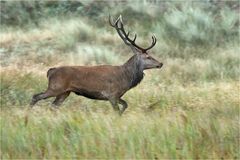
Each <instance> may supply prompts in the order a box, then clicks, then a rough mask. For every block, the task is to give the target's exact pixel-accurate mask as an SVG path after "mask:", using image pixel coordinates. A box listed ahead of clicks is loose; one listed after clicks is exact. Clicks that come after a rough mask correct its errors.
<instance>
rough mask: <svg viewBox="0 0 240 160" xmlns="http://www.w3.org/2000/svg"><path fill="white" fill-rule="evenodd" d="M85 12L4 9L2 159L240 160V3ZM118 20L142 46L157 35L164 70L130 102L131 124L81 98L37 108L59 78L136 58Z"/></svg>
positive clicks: (48, 5)
mask: <svg viewBox="0 0 240 160" xmlns="http://www.w3.org/2000/svg"><path fill="white" fill-rule="evenodd" d="M78 2H79V1H71V2H64V1H62V2H60V1H59V2H50V1H45V2H42V3H40V2H39V3H38V2H37V1H36V2H34V1H32V2H31V1H24V2H23V1H22V2H21V1H19V2H17V1H16V2H14V1H12V2H5V3H3V2H1V8H2V7H3V6H4V8H3V9H2V10H1V26H0V27H1V29H0V74H1V75H0V77H1V84H0V88H1V97H0V104H1V112H0V115H1V116H0V121H1V123H0V129H1V137H0V143H1V149H0V155H1V159H239V158H240V152H239V150H240V92H239V91H240V83H239V78H240V77H239V75H240V55H239V53H240V52H239V42H240V41H239V23H240V22H239V20H240V18H239V13H240V12H239V10H240V9H239V6H240V4H239V1H231V2H218V1H215V3H211V2H209V1H202V2H200V1H199V2H197V1H195V3H193V2H194V1H193V2H191V3H187V2H184V1H181V2H180V1H179V2H173V1H172V2H164V1H147V0H142V1H141V3H139V2H137V1H123V2H118V1H116V2H110V1H109V2H106V1H105V2H104V1H89V2H87V1H83V2H81V3H80V2H79V3H78ZM73 3H74V4H73ZM76 5H79V6H78V8H76V7H75V8H74V7H73V6H76ZM29 6H30V7H31V8H32V9H31V13H29V10H27V9H26V8H29ZM39 6H40V7H39ZM115 6H117V7H115ZM146 7H147V8H149V9H147V10H146V9H145V8H146ZM74 9H75V10H74ZM69 10H71V13H69V12H66V11H69ZM109 13H110V14H111V15H112V16H114V17H115V18H116V17H117V16H118V15H119V14H122V16H123V21H124V23H125V25H126V29H127V30H129V31H132V32H131V33H137V34H138V39H137V43H138V44H141V45H142V46H148V45H149V44H150V43H151V35H152V34H154V35H155V36H156V37H157V40H158V41H157V44H156V46H155V47H154V48H153V49H152V50H151V51H150V53H149V54H151V55H152V56H153V57H154V58H156V59H158V60H159V61H161V62H163V64H164V66H163V67H162V68H161V69H160V70H158V69H156V70H148V71H145V76H144V79H143V81H142V82H141V83H140V84H139V85H138V86H137V87H135V88H133V89H132V90H130V91H129V92H127V93H126V94H125V95H124V96H123V99H124V100H126V101H127V102H128V104H129V107H128V108H127V110H126V111H125V112H124V114H123V115H122V116H119V115H118V114H117V113H115V112H114V111H113V109H112V107H111V105H110V103H109V102H106V101H95V100H90V99H87V98H84V97H79V96H77V95H75V94H71V95H70V96H69V97H68V99H67V100H66V101H65V102H64V103H63V105H62V106H61V107H60V108H59V109H52V107H51V102H52V101H53V98H50V99H47V100H43V101H39V103H38V104H37V105H36V106H35V107H34V108H32V109H31V108H29V103H30V101H31V97H32V95H33V94H35V93H39V92H42V91H44V90H45V89H46V87H47V77H46V72H47V70H48V69H49V68H51V67H56V66H62V65H89V66H90V65H99V64H111V65H121V64H123V63H124V62H126V61H127V60H128V59H129V58H130V57H131V56H132V55H133V53H132V52H131V50H130V49H129V48H128V47H127V46H126V45H124V43H123V42H122V40H121V39H120V38H119V37H118V35H117V33H116V32H115V31H114V29H113V28H111V27H110V25H109V24H108V15H109ZM38 14H39V15H38ZM16 15H17V16H16ZM11 17H12V19H11Z"/></svg>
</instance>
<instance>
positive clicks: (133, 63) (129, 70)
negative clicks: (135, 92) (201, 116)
mask: <svg viewBox="0 0 240 160" xmlns="http://www.w3.org/2000/svg"><path fill="white" fill-rule="evenodd" d="M123 71H124V75H125V77H126V79H127V82H128V83H129V88H132V87H135V86H136V85H137V84H139V83H140V82H141V80H142V79H143V76H144V73H143V64H142V62H141V60H140V57H139V56H138V55H134V56H132V57H131V58H130V59H129V60H128V61H127V62H126V63H125V64H124V65H123Z"/></svg>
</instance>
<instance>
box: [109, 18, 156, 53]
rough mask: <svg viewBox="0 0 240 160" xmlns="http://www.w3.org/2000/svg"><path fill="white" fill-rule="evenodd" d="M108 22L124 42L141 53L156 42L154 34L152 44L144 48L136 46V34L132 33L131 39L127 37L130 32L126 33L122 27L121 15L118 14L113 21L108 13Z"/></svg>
mask: <svg viewBox="0 0 240 160" xmlns="http://www.w3.org/2000/svg"><path fill="white" fill-rule="evenodd" d="M109 23H110V25H111V26H112V27H114V28H115V29H116V31H117V33H118V35H119V36H120V37H121V39H122V40H123V41H124V43H125V44H126V45H128V46H130V47H134V48H136V49H139V50H141V51H142V52H143V53H145V52H146V51H147V50H149V49H151V48H152V47H153V46H154V45H155V44H156V42H157V39H156V37H155V36H152V44H151V46H150V47H148V48H146V49H144V48H142V47H140V46H138V45H137V44H136V43H135V41H136V39H137V34H135V35H134V38H133V39H130V38H129V34H130V32H128V33H126V31H125V29H124V25H123V21H122V16H121V15H120V16H119V17H118V18H117V20H116V21H115V23H113V22H112V19H111V16H110V15H109Z"/></svg>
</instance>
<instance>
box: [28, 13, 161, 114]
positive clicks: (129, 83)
mask: <svg viewBox="0 0 240 160" xmlns="http://www.w3.org/2000/svg"><path fill="white" fill-rule="evenodd" d="M109 23H110V25H111V26H112V27H113V28H115V29H116V31H117V33H118V35H119V36H120V37H121V39H122V40H123V42H124V43H125V44H126V45H127V46H129V47H130V48H131V49H132V51H133V53H134V55H133V56H132V57H131V58H130V59H129V60H128V61H127V62H126V63H124V64H123V65H120V66H111V65H101V66H61V67H57V68H50V69H49V70H48V72H47V78H48V81H49V83H48V88H47V90H46V91H45V92H43V93H39V94H36V95H34V96H33V97H32V101H31V103H30V105H31V106H33V105H34V104H36V103H37V102H38V101H39V100H42V99H46V98H49V97H56V98H55V100H54V101H53V105H54V106H59V105H60V104H61V103H62V102H63V101H64V100H65V99H66V98H67V97H68V96H69V94H70V93H71V92H74V93H75V94H77V95H80V96H84V97H87V98H91V99H97V100H108V101H110V103H111V105H112V107H113V109H114V110H116V111H118V112H119V114H120V115H121V114H122V113H123V112H124V111H125V109H126V108H127V107H128V104H127V102H126V101H124V100H123V99H122V98H121V97H122V96H123V95H124V94H125V93H126V92H127V91H128V90H130V89H131V88H133V87H135V86H136V85H138V84H139V83H140V82H141V80H142V79H143V76H144V73H143V71H144V70H146V69H152V68H161V67H162V65H163V64H162V63H160V62H158V61H157V60H156V59H154V58H153V57H151V56H150V55H149V54H148V53H147V51H148V50H149V49H151V48H153V47H154V46H155V44H156V42H157V40H156V38H155V36H152V44H151V45H150V46H149V47H148V48H142V47H140V46H138V45H137V44H136V43H135V41H136V38H137V35H136V34H135V36H134V38H133V39H130V38H129V32H128V33H126V31H125V29H124V25H123V21H122V17H121V15H120V16H119V17H118V19H117V20H116V21H115V22H113V20H112V18H111V17H110V16H109ZM118 104H121V105H122V107H121V108H119V105H118Z"/></svg>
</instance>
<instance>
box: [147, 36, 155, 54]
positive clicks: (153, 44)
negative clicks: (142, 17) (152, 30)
mask: <svg viewBox="0 0 240 160" xmlns="http://www.w3.org/2000/svg"><path fill="white" fill-rule="evenodd" d="M156 43H157V39H156V37H155V36H154V35H153V36H152V44H151V46H150V47H148V48H146V49H144V50H145V51H147V50H149V49H151V48H152V47H153V46H155V44H156Z"/></svg>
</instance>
